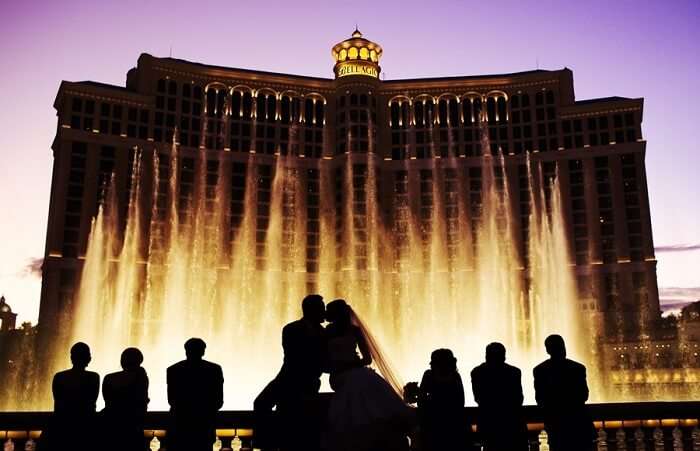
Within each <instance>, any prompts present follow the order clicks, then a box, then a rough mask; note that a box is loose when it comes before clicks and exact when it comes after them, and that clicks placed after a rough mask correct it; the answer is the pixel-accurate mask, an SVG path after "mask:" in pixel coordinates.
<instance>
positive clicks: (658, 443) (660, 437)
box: [654, 426, 664, 451]
mask: <svg viewBox="0 0 700 451" xmlns="http://www.w3.org/2000/svg"><path fill="white" fill-rule="evenodd" d="M654 451H664V431H662V430H661V428H660V427H658V426H657V427H656V429H654Z"/></svg>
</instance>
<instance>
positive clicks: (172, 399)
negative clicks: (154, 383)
mask: <svg viewBox="0 0 700 451" xmlns="http://www.w3.org/2000/svg"><path fill="white" fill-rule="evenodd" d="M166 381H167V382H166V383H167V384H168V404H169V405H170V407H171V408H173V409H174V408H175V407H176V406H177V387H176V386H175V377H174V375H173V374H172V370H171V369H170V368H168V372H167V376H166Z"/></svg>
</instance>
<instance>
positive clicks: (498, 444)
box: [471, 343, 528, 451]
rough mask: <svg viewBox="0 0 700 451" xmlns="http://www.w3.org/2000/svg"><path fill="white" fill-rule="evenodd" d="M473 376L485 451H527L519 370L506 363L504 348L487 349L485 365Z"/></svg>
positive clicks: (490, 345)
mask: <svg viewBox="0 0 700 451" xmlns="http://www.w3.org/2000/svg"><path fill="white" fill-rule="evenodd" d="M471 376H472V392H473V393H474V400H475V401H476V403H477V404H478V405H479V419H478V422H477V424H478V428H479V436H480V437H481V440H482V441H483V443H484V445H485V447H484V450H486V451H527V449H528V443H527V426H526V424H525V421H524V420H523V416H522V406H523V387H522V383H521V374H520V370H519V369H518V368H516V367H514V366H511V365H508V364H507V363H506V348H505V346H503V345H502V344H501V343H491V344H489V345H488V346H486V362H484V363H482V364H481V365H479V366H477V367H476V368H474V369H473V370H472V374H471Z"/></svg>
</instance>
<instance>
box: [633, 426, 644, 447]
mask: <svg viewBox="0 0 700 451" xmlns="http://www.w3.org/2000/svg"><path fill="white" fill-rule="evenodd" d="M644 438H645V437H644V431H643V430H642V428H640V427H639V428H637V430H636V431H634V450H635V451H645V450H646V446H644Z"/></svg>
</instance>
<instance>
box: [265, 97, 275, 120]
mask: <svg viewBox="0 0 700 451" xmlns="http://www.w3.org/2000/svg"><path fill="white" fill-rule="evenodd" d="M266 97H267V108H266V110H265V119H266V120H267V122H275V120H276V119H277V118H276V117H275V116H276V114H277V96H275V95H274V94H267V95H266Z"/></svg>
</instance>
